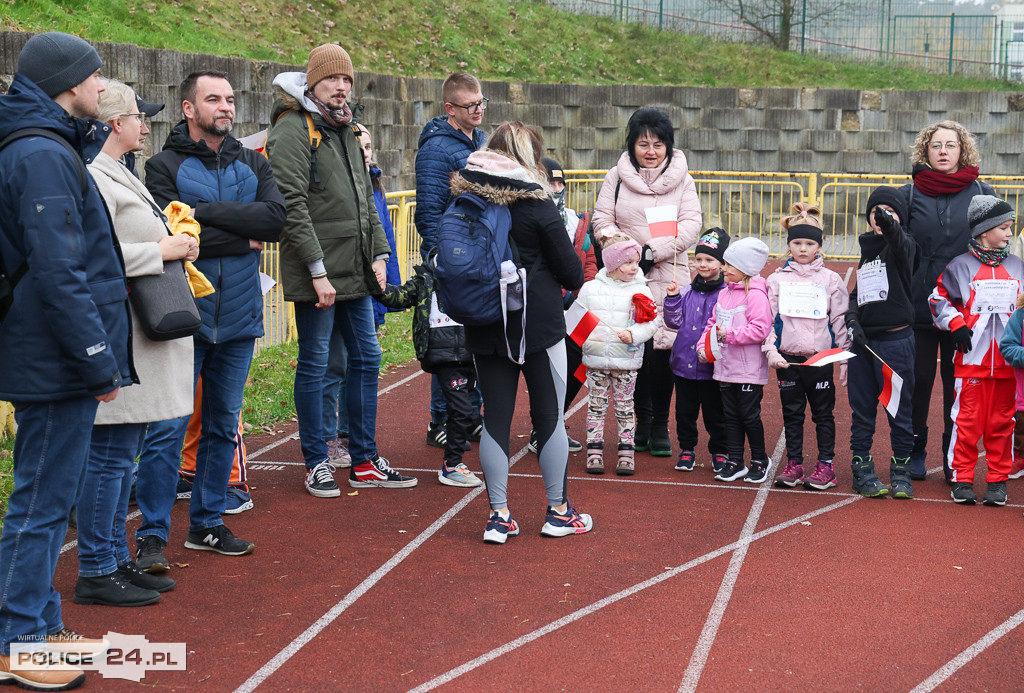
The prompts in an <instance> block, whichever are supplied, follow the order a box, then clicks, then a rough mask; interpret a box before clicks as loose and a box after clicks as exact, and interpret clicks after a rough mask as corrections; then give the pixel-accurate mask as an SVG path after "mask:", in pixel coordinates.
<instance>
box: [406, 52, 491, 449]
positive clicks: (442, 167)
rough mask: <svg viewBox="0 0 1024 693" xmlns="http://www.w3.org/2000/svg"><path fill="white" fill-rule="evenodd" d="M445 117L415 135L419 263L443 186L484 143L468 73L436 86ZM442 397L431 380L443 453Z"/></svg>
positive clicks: (475, 85) (478, 96) (431, 243)
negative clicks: (418, 135) (418, 136)
mask: <svg viewBox="0 0 1024 693" xmlns="http://www.w3.org/2000/svg"><path fill="white" fill-rule="evenodd" d="M441 96H442V98H443V99H444V110H445V115H441V116H437V117H436V118H434V119H432V120H431V121H430V122H429V123H427V124H426V126H425V127H424V128H423V132H421V133H420V141H419V147H420V148H419V151H418V152H416V218H415V221H416V231H417V232H418V233H419V234H420V238H421V239H422V242H421V243H420V254H421V255H422V256H423V261H424V262H426V261H427V256H428V255H430V251H432V250H433V249H434V248H435V247H436V246H437V222H438V221H439V220H440V219H441V215H442V214H444V210H445V208H446V207H447V206H448V203H449V202H450V200H451V194H450V191H449V188H448V180H449V179H450V178H451V175H452V173H454V172H455V171H458V170H460V169H462V168H464V167H465V165H466V159H468V158H469V155H470V154H472V153H473V152H475V151H476V150H477V149H480V148H481V147H482V146H483V145H484V142H485V141H486V139H487V136H486V135H484V132H483V130H481V129H480V124H481V123H483V120H484V111H486V110H487V99H486V98H484V95H483V93H482V92H481V90H480V80H478V79H477V78H476V77H474V76H473V75H471V74H469V73H467V72H456V73H453V74H451V75H449V76H448V79H446V80H445V81H444V84H443V85H442V86H441ZM472 399H473V406H474V407H475V410H476V411H477V412H479V411H480V393H479V390H476V391H474V392H473V397H472ZM447 416H448V412H447V411H446V409H445V403H444V393H443V391H442V389H441V384H440V382H438V379H437V376H432V377H431V380H430V425H429V427H428V428H427V444H428V445H432V446H434V447H437V448H444V446H445V443H446V441H447V437H448V436H447V432H446V430H445V419H447ZM479 419H480V417H479V415H478V416H477V420H478V422H477V423H475V424H474V425H473V428H472V429H471V430H470V431H469V440H480V431H481V429H482V425H480V423H479Z"/></svg>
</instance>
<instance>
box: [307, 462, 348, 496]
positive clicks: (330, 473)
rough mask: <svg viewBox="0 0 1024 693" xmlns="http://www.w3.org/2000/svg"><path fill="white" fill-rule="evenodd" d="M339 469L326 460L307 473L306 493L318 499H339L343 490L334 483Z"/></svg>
mask: <svg viewBox="0 0 1024 693" xmlns="http://www.w3.org/2000/svg"><path fill="white" fill-rule="evenodd" d="M336 471H337V468H336V467H335V466H334V465H333V464H331V463H330V462H327V461H326V460H325V461H323V462H321V463H320V464H318V465H317V466H315V467H313V468H312V469H310V470H308V471H307V472H306V491H307V492H308V493H309V495H311V496H315V497H316V498H337V497H338V496H340V495H341V489H339V488H338V484H336V483H335V482H334V472H336Z"/></svg>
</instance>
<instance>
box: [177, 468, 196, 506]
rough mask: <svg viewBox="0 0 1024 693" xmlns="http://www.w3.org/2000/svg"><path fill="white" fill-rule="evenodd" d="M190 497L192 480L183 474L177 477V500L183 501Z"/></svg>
mask: <svg viewBox="0 0 1024 693" xmlns="http://www.w3.org/2000/svg"><path fill="white" fill-rule="evenodd" d="M191 497H192V479H191V478H189V477H187V476H185V475H184V474H179V475H178V491H177V495H176V498H177V500H184V499H185V498H191Z"/></svg>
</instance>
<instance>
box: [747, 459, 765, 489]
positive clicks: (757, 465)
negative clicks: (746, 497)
mask: <svg viewBox="0 0 1024 693" xmlns="http://www.w3.org/2000/svg"><path fill="white" fill-rule="evenodd" d="M771 473H772V461H771V460H750V466H749V468H748V469H747V475H746V476H745V477H743V480H744V481H746V482H747V483H748V484H760V483H761V482H763V481H765V480H766V479H767V478H768V477H769V476H770V475H771Z"/></svg>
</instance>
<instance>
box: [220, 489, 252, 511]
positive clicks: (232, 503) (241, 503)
mask: <svg viewBox="0 0 1024 693" xmlns="http://www.w3.org/2000/svg"><path fill="white" fill-rule="evenodd" d="M224 500H225V504H224V514H225V515H238V514H239V513H244V512H245V511H246V510H252V509H253V503H252V494H250V493H249V486H248V485H246V484H237V485H236V484H232V485H230V486H228V489H227V491H225V492H224Z"/></svg>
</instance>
